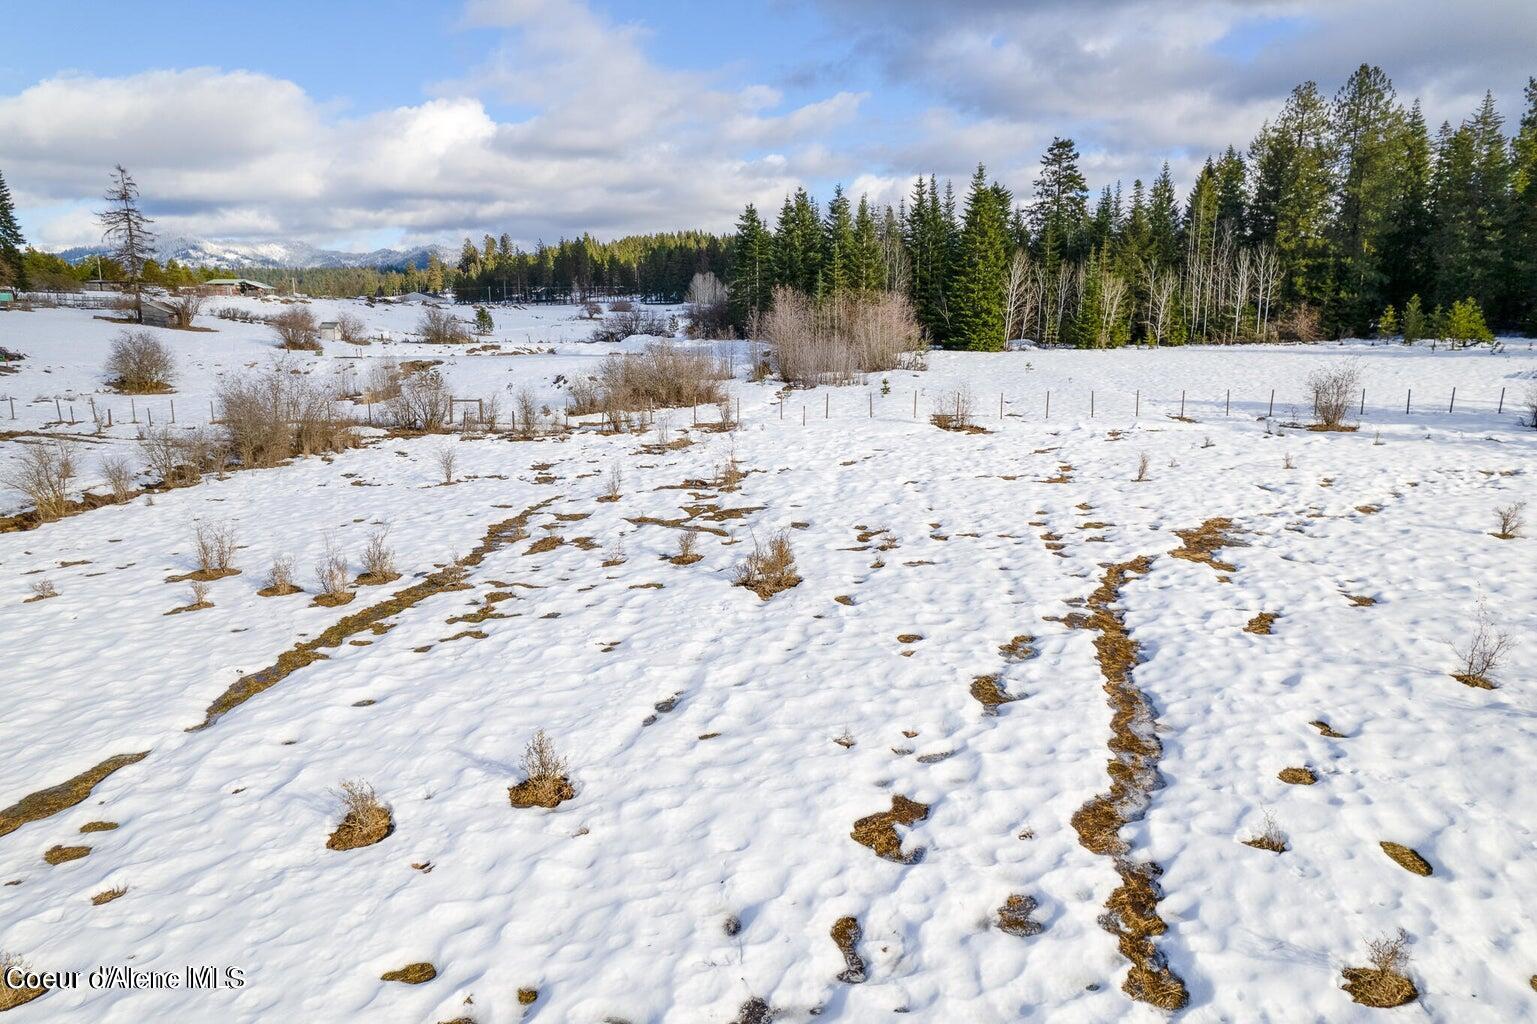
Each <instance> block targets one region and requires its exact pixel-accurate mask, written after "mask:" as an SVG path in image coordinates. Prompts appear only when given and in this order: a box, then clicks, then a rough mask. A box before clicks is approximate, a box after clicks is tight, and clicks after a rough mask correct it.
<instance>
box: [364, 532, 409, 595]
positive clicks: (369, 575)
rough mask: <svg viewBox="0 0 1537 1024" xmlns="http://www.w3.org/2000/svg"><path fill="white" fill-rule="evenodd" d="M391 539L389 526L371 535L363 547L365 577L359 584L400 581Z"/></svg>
mask: <svg viewBox="0 0 1537 1024" xmlns="http://www.w3.org/2000/svg"><path fill="white" fill-rule="evenodd" d="M389 537H390V528H389V527H388V526H381V527H379V528H378V529H377V530H375V531H374V532H373V533H371V534H369V536H368V543H367V544H365V545H364V546H363V575H362V576H360V577H359V578H358V582H359V583H389V582H390V581H392V580H398V579H400V573H399V572H397V571H396V569H395V552H394V550H393V549H392V548H391V547H390V545H389Z"/></svg>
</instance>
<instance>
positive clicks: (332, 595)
mask: <svg viewBox="0 0 1537 1024" xmlns="http://www.w3.org/2000/svg"><path fill="white" fill-rule="evenodd" d="M315 582H316V583H318V584H319V585H320V593H319V595H318V596H317V597H316V598H315V603H316V604H319V605H325V606H328V607H335V606H337V605H343V604H346V603H347V602H349V601H351V600H352V597H353V594H352V591H351V590H350V589H348V583H349V581H348V574H347V558H346V556H345V555H343V554H342V553H341V552H339V551H337V550H336V548H335V547H334V546H333V544H332V542H331V541H330V540H329V539H328V540H327V541H326V550H325V554H323V555H322V556H321V558H320V561H319V563H317V564H316V566H315Z"/></svg>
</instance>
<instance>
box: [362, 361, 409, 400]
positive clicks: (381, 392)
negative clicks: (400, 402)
mask: <svg viewBox="0 0 1537 1024" xmlns="http://www.w3.org/2000/svg"><path fill="white" fill-rule="evenodd" d="M402 378H403V374H402V373H401V372H400V364H399V363H397V362H396V361H395V360H394V359H381V360H378V361H377V362H372V363H370V364H369V366H368V377H367V379H366V381H365V382H364V384H363V400H364V401H365V402H388V401H389V400H390V399H392V398H394V397H395V396H396V395H398V394H400V382H401V380H402Z"/></svg>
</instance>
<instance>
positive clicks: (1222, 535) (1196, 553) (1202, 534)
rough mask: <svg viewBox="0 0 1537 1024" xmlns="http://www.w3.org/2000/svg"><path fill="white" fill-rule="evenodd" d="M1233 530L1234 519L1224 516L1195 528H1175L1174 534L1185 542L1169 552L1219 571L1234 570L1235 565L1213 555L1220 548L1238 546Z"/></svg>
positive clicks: (1209, 520) (1176, 556) (1174, 555)
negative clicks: (1233, 536) (1232, 534)
mask: <svg viewBox="0 0 1537 1024" xmlns="http://www.w3.org/2000/svg"><path fill="white" fill-rule="evenodd" d="M1232 531H1233V521H1232V520H1231V519H1222V518H1216V519H1208V520H1206V522H1204V523H1202V524H1201V525H1200V526H1197V527H1195V528H1194V529H1190V530H1175V531H1174V536H1176V537H1178V538H1179V539H1180V540H1181V541H1183V542H1184V543H1183V544H1182V545H1181V546H1180V547H1178V548H1176V549H1175V550H1173V551H1171V552H1169V554H1170V555H1171V556H1172V557H1174V558H1181V559H1184V560H1185V561H1187V562H1200V563H1201V564H1203V565H1209V566H1211V567H1212V568H1213V569H1216V570H1217V571H1218V572H1233V571H1235V568H1236V567H1235V566H1233V565H1232V564H1230V563H1228V562H1222V561H1218V560H1217V559H1215V558H1213V557H1212V555H1213V554H1215V553H1216V551H1217V550H1218V549H1219V548H1224V547H1233V546H1236V542H1235V541H1234V540H1233V538H1232V536H1231V533H1232Z"/></svg>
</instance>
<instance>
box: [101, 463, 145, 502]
mask: <svg viewBox="0 0 1537 1024" xmlns="http://www.w3.org/2000/svg"><path fill="white" fill-rule="evenodd" d="M99 469H100V472H101V476H102V479H103V480H105V481H106V482H107V489H108V490H110V491H111V492H112V500H113V501H117V502H123V501H127V500H128V499H129V498H131V497H133V484H134V480H135V479H136V478H137V477H138V470H136V469H134V468H133V463H132V462H130V461H128V457H127V456H126V455H123V454H121V453H119V454H116V455H108V456H107V457H106V458H104V459H102V460H101V464H100V466H99Z"/></svg>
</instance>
